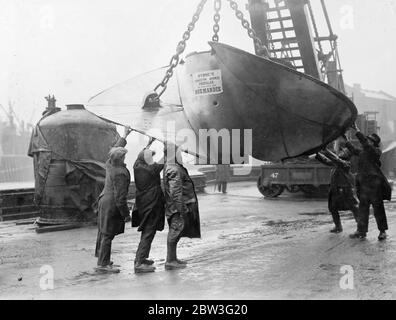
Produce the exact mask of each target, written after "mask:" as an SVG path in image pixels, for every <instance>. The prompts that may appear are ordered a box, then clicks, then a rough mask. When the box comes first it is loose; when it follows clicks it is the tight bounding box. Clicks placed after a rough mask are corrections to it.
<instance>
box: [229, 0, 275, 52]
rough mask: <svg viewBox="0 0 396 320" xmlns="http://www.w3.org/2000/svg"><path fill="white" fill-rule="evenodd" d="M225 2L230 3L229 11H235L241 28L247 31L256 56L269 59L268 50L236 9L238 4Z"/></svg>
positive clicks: (241, 13)
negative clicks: (252, 42)
mask: <svg viewBox="0 0 396 320" xmlns="http://www.w3.org/2000/svg"><path fill="white" fill-rule="evenodd" d="M227 1H228V2H229V3H230V7H231V9H232V10H234V11H235V16H236V17H237V18H238V19H239V20H240V21H241V24H242V27H244V28H245V29H246V30H247V33H248V35H249V37H250V38H252V39H253V41H254V45H255V47H256V52H257V54H258V55H260V56H265V57H268V58H269V56H270V54H269V51H268V48H267V47H266V46H265V45H264V44H263V42H262V41H261V40H260V38H259V37H258V36H257V35H256V32H255V31H254V30H253V29H252V28H251V27H250V23H249V21H248V20H246V19H245V17H244V15H243V12H242V11H241V10H239V9H238V4H237V3H236V2H235V1H234V0H227Z"/></svg>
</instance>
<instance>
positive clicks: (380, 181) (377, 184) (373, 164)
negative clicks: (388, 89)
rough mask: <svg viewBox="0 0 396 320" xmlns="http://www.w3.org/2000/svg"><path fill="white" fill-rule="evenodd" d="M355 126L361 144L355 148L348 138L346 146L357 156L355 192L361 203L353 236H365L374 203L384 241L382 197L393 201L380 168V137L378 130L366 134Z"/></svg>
mask: <svg viewBox="0 0 396 320" xmlns="http://www.w3.org/2000/svg"><path fill="white" fill-rule="evenodd" d="M353 129H355V130H356V137H357V138H358V140H359V142H360V144H361V148H357V147H355V146H354V145H353V144H352V143H351V142H349V141H347V143H346V147H347V148H348V149H349V150H350V151H351V152H352V153H353V154H354V155H356V156H358V168H357V176H356V192H357V196H358V198H359V201H360V204H359V215H358V225H357V231H356V232H355V233H354V234H352V235H351V236H350V237H351V238H360V239H364V238H366V234H367V232H368V224H369V215H370V211H369V210H370V206H371V205H372V206H373V208H374V217H375V220H376V222H377V226H378V230H379V231H380V234H379V236H378V240H380V241H383V240H385V239H386V238H387V234H386V231H387V230H388V223H387V219H386V213H385V208H384V201H383V200H391V196H392V188H391V187H390V185H389V183H388V180H387V179H386V177H385V176H384V174H383V173H382V171H381V161H380V157H381V154H382V151H381V149H380V143H381V138H380V137H379V136H378V135H377V134H375V133H374V134H371V135H369V136H367V137H366V136H365V135H363V134H362V133H361V132H360V131H359V129H358V128H357V127H356V125H355V126H354V127H353Z"/></svg>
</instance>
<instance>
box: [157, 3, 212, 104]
mask: <svg viewBox="0 0 396 320" xmlns="http://www.w3.org/2000/svg"><path fill="white" fill-rule="evenodd" d="M207 1H208V0H201V2H200V3H199V4H198V7H197V10H196V12H195V13H194V15H193V17H192V20H191V22H190V23H189V24H188V25H187V30H186V31H185V32H184V33H183V39H182V40H181V41H180V42H179V43H178V45H177V47H176V54H174V55H173V56H172V58H171V60H170V62H169V68H168V70H166V73H165V76H164V78H163V79H162V81H161V82H160V83H159V84H158V85H157V86H156V87H155V88H154V92H155V93H156V94H155V96H154V97H153V98H152V99H155V100H159V98H160V97H161V95H162V94H163V93H164V92H165V90H166V88H167V85H168V82H169V80H170V78H172V76H173V70H174V69H175V68H176V67H177V65H178V64H179V61H180V55H181V54H182V53H183V52H184V50H185V49H186V42H187V41H188V39H190V35H191V32H192V31H193V30H194V28H195V24H196V22H197V21H198V20H199V17H200V15H201V12H202V10H203V8H204V6H205V4H206V2H207ZM160 87H161V88H162V90H161V92H160V93H159V94H158V93H157V90H158V89H159V88H160Z"/></svg>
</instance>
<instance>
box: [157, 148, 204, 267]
mask: <svg viewBox="0 0 396 320" xmlns="http://www.w3.org/2000/svg"><path fill="white" fill-rule="evenodd" d="M165 148H166V149H165V156H166V160H165V167H164V191H165V200H166V205H165V209H166V211H165V214H166V218H167V220H168V224H169V233H168V238H167V257H166V263H165V269H166V270H173V269H180V268H184V267H186V262H185V261H182V260H179V259H178V258H177V253H176V251H177V243H178V242H179V240H180V238H182V237H188V238H200V237H201V228H200V219H199V211H198V199H197V195H196V193H195V188H194V183H193V181H192V180H191V178H190V175H189V174H188V171H187V169H186V168H185V167H184V166H183V162H182V157H181V150H180V148H178V147H176V146H175V145H174V144H170V143H168V144H167V145H166V147H165Z"/></svg>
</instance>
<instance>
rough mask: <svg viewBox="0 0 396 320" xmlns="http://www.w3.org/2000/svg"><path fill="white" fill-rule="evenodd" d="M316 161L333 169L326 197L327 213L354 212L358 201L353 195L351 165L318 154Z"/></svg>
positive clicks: (337, 158)
mask: <svg viewBox="0 0 396 320" xmlns="http://www.w3.org/2000/svg"><path fill="white" fill-rule="evenodd" d="M316 159H317V160H318V161H320V162H321V163H323V164H324V165H327V166H331V167H333V170H332V174H331V181H330V190H329V196H328V205H329V211H330V212H334V211H343V210H354V208H357V204H358V201H357V199H356V197H355V195H354V192H353V191H354V190H353V187H354V176H353V174H352V172H351V164H350V162H349V161H344V160H342V159H340V158H339V157H338V156H336V155H332V154H330V155H328V156H325V155H323V154H321V153H318V154H317V156H316Z"/></svg>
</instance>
